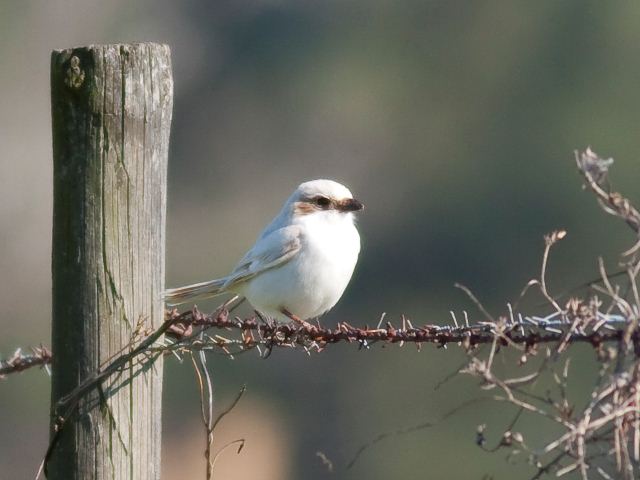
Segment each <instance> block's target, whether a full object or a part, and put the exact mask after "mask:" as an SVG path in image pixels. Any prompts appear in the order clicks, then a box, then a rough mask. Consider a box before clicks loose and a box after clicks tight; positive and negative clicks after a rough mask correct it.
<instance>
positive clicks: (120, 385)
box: [47, 43, 173, 480]
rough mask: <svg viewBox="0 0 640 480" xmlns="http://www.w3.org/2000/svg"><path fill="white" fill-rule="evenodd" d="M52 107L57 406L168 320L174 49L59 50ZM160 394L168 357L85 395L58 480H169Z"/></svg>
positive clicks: (60, 456) (60, 458)
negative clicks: (165, 293)
mask: <svg viewBox="0 0 640 480" xmlns="http://www.w3.org/2000/svg"><path fill="white" fill-rule="evenodd" d="M51 103H52V119H53V160H54V207H53V215H54V218H53V260H52V270H53V329H52V337H53V338H52V345H53V351H54V352H55V359H54V362H53V372H52V375H53V379H52V395H51V399H52V405H55V403H56V401H57V400H59V399H60V398H61V397H63V396H64V395H66V394H68V393H69V392H71V391H72V390H73V389H74V387H76V386H77V385H78V384H79V382H80V381H82V380H83V379H86V378H87V377H88V376H90V375H91V374H93V373H95V372H96V371H98V370H99V369H100V368H101V367H102V366H104V364H105V362H106V361H107V360H109V359H110V358H111V357H112V356H114V355H117V354H118V353H119V352H121V351H123V349H124V351H127V350H128V349H130V348H131V345H130V343H131V339H132V337H135V336H136V331H137V332H138V334H141V333H143V332H145V331H148V330H150V329H152V328H156V327H158V326H159V325H160V324H161V323H162V321H163V316H164V307H163V302H162V299H161V296H160V295H161V292H162V290H163V288H164V256H165V245H164V243H165V207H166V176H167V157H168V144H169V129H170V123H171V111H172V104H173V80H172V76H171V61H170V52H169V48H168V47H167V46H165V45H158V44H152V43H144V44H132V45H91V46H88V47H81V48H74V49H68V50H59V51H54V52H53V53H52V57H51ZM138 338H139V336H138ZM138 360H139V359H138ZM161 400H162V361H161V359H158V360H157V361H155V362H146V363H142V364H140V362H132V363H131V364H129V365H128V368H127V370H126V371H124V372H122V373H121V374H119V375H114V376H113V377H112V378H109V379H108V380H107V381H106V382H105V383H104V384H103V385H102V388H101V389H95V390H93V391H92V392H90V394H89V395H87V396H86V397H85V398H84V399H83V400H82V401H81V403H80V405H79V408H78V410H77V411H76V412H75V414H74V415H73V416H72V417H71V418H70V419H69V420H68V421H67V423H66V424H65V426H64V428H63V429H62V431H61V433H60V435H59V436H58V439H57V442H56V446H55V448H54V449H53V451H52V454H51V458H50V460H49V462H48V469H47V470H48V478H50V479H53V480H59V479H64V480H72V479H83V480H85V479H92V480H94V479H97V480H100V479H111V480H124V479H128V480H135V479H156V480H157V479H159V478H160V441H161ZM52 431H53V423H52Z"/></svg>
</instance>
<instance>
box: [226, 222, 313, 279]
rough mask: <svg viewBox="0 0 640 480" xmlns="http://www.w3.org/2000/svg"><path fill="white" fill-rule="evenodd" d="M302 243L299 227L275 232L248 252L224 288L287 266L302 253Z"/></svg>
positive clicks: (259, 241) (262, 239)
mask: <svg viewBox="0 0 640 480" xmlns="http://www.w3.org/2000/svg"><path fill="white" fill-rule="evenodd" d="M301 243H302V230H301V228H300V227H299V226H297V225H289V226H288V227H283V228H279V229H277V230H274V231H273V232H271V233H269V234H268V235H266V236H265V237H262V238H260V239H259V240H258V241H257V242H256V244H255V245H254V246H253V248H252V249H251V250H249V251H248V252H247V254H246V255H245V256H244V257H243V258H242V260H240V262H239V263H238V265H236V268H234V270H233V271H232V272H231V273H230V274H229V276H228V277H227V278H226V281H225V283H224V286H223V287H222V288H228V287H230V286H232V285H235V284H238V283H240V282H244V281H247V280H249V279H250V278H253V277H255V276H256V275H258V274H260V273H262V272H264V271H266V270H270V269H272V268H275V267H278V266H280V265H283V264H285V263H286V262H288V261H289V260H291V259H292V258H293V257H294V256H295V255H296V254H297V253H298V252H299V251H300V246H301Z"/></svg>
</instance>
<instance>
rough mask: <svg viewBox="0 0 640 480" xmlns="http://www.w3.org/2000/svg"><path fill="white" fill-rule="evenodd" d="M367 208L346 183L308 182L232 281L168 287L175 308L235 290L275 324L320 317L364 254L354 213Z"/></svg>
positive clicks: (224, 279)
mask: <svg viewBox="0 0 640 480" xmlns="http://www.w3.org/2000/svg"><path fill="white" fill-rule="evenodd" d="M363 209H364V205H363V204H362V202H360V201H359V200H356V199H355V198H353V195H352V194H351V192H350V191H349V189H348V188H347V187H345V186H344V185H342V184H340V183H338V182H336V181H333V180H326V179H319V180H311V181H307V182H304V183H301V184H300V185H299V186H298V188H296V189H295V190H294V192H293V193H292V194H291V196H289V198H288V199H287V200H286V201H285V203H284V205H283V207H282V209H281V210H280V212H279V213H278V214H277V215H276V217H275V218H274V219H273V220H272V221H271V223H269V224H268V225H267V227H266V228H265V229H264V230H263V231H262V232H261V233H260V235H259V236H258V239H257V240H256V242H255V244H254V245H253V247H252V248H251V249H250V250H249V251H248V252H247V253H246V254H245V255H244V257H242V259H241V260H240V261H239V262H238V264H237V265H236V266H235V268H234V269H233V270H232V271H231V273H229V274H228V275H227V276H225V277H222V278H217V279H214V280H209V281H206V282H201V283H196V284H193V285H187V286H184V287H178V288H172V289H168V290H166V291H165V292H164V299H165V301H166V302H167V304H168V305H170V306H176V305H180V304H183V303H186V302H189V301H193V300H197V299H203V298H209V297H214V296H217V295H221V294H224V293H232V294H235V295H237V296H238V297H244V298H246V299H247V300H248V301H249V303H250V304H251V305H252V307H253V308H254V309H255V310H256V311H257V312H259V313H260V314H263V315H266V316H268V317H269V318H271V319H275V320H283V321H289V320H294V321H296V322H299V323H301V324H304V325H307V326H308V325H309V324H308V323H307V322H306V320H308V319H313V318H317V317H320V316H321V315H323V314H324V313H326V312H327V311H329V310H330V309H331V308H333V307H334V306H335V305H336V303H338V301H339V300H340V298H341V297H342V294H343V293H344V291H345V289H346V288H347V285H348V284H349V281H350V280H351V276H352V274H353V271H354V268H355V266H356V263H357V261H358V255H359V254H360V235H359V233H358V229H357V228H356V223H355V214H356V212H359V211H361V210H363Z"/></svg>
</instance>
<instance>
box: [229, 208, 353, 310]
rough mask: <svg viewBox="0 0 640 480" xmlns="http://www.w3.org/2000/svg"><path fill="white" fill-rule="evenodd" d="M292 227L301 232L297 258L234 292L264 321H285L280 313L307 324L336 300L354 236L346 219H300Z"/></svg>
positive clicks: (347, 273)
mask: <svg viewBox="0 0 640 480" xmlns="http://www.w3.org/2000/svg"><path fill="white" fill-rule="evenodd" d="M293 222H294V223H296V224H298V225H299V226H300V227H301V231H302V235H301V248H300V251H299V252H298V254H297V255H296V256H295V257H294V258H292V259H291V260H290V261H289V262H287V263H286V264H284V265H283V266H281V267H278V268H274V269H272V270H269V271H266V272H264V273H262V274H260V275H258V276H256V277H255V278H253V279H251V280H250V281H248V282H247V283H246V284H245V285H243V287H242V292H239V293H242V294H243V295H245V296H246V297H247V300H249V302H250V303H251V304H252V305H253V306H254V307H255V308H256V309H257V310H259V311H261V312H262V313H265V314H267V315H269V316H272V317H276V318H281V319H283V318H285V317H283V315H282V313H281V310H282V309H283V308H284V309H286V310H288V311H289V312H291V313H293V314H295V315H297V316H298V317H300V318H302V319H308V318H313V317H316V316H319V315H321V314H323V313H324V312H326V311H327V310H329V309H330V308H331V307H333V306H334V305H335V304H336V303H337V302H338V300H339V299H340V297H341V296H342V294H343V292H344V290H345V288H346V287H347V285H348V283H349V280H350V279H351V275H352V274H353V269H354V267H355V265H356V262H357V260H358V254H359V252H360V236H359V235H358V231H357V229H356V227H355V225H354V224H353V217H352V215H351V214H342V213H337V212H327V213H326V214H324V213H321V214H311V215H303V216H300V217H298V218H296V219H294V220H293Z"/></svg>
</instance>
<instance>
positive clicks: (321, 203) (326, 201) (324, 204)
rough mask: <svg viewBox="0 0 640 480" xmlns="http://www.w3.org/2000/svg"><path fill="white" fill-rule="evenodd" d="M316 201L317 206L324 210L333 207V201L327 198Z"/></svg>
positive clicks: (318, 198)
mask: <svg viewBox="0 0 640 480" xmlns="http://www.w3.org/2000/svg"><path fill="white" fill-rule="evenodd" d="M315 201H316V205H318V206H319V207H322V208H327V207H328V206H329V205H331V200H329V199H328V198H327V197H316V199H315Z"/></svg>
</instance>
